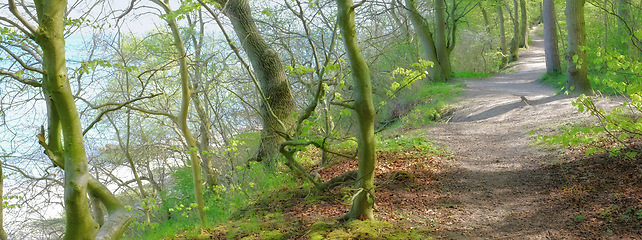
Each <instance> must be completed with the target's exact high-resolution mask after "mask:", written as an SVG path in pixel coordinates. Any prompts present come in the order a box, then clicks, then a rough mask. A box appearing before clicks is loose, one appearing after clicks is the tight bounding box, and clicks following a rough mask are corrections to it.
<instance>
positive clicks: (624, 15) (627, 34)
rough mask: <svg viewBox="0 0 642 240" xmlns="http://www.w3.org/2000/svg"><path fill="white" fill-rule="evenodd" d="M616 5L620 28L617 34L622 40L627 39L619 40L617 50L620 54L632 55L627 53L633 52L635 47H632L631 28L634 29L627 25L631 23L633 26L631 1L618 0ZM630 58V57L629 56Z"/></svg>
mask: <svg viewBox="0 0 642 240" xmlns="http://www.w3.org/2000/svg"><path fill="white" fill-rule="evenodd" d="M616 7H617V15H618V16H619V18H618V20H617V23H618V25H617V26H618V28H617V30H618V31H617V35H619V36H617V37H618V38H619V39H621V40H625V41H621V40H620V41H617V44H616V46H617V51H618V52H619V53H620V54H623V55H625V56H629V57H630V56H631V55H633V54H627V53H629V52H630V53H633V51H632V50H633V49H631V48H630V47H631V45H632V44H630V42H631V30H634V29H629V28H628V27H627V24H630V25H631V26H632V24H633V21H631V13H630V10H629V9H630V7H631V5H630V3H628V0H617V2H616ZM629 59H630V58H629Z"/></svg>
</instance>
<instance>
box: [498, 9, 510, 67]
mask: <svg viewBox="0 0 642 240" xmlns="http://www.w3.org/2000/svg"><path fill="white" fill-rule="evenodd" d="M497 15H498V18H499V45H500V48H501V51H502V62H501V65H500V67H499V68H504V67H506V65H508V60H509V57H508V47H507V45H506V27H505V25H506V24H504V23H505V21H504V10H503V6H502V1H501V0H498V1H497Z"/></svg>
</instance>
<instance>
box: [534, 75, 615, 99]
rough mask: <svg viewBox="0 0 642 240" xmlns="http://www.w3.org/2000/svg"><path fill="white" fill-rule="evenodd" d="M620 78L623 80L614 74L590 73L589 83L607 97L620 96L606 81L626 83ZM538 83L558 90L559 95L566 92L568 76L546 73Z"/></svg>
mask: <svg viewBox="0 0 642 240" xmlns="http://www.w3.org/2000/svg"><path fill="white" fill-rule="evenodd" d="M619 78H621V76H615V75H613V74H605V73H601V72H590V73H589V81H591V86H592V87H593V90H595V91H596V92H598V93H600V94H603V95H607V96H614V95H618V94H619V93H618V92H617V91H616V90H615V89H613V88H612V87H610V86H608V85H607V84H606V80H612V79H615V81H616V82H624V79H619ZM538 81H540V82H542V83H544V84H546V85H548V86H551V87H554V88H556V89H558V90H559V91H558V93H561V92H562V91H563V90H564V86H565V85H566V74H563V73H560V74H554V75H550V74H548V73H546V74H544V75H542V77H540V78H539V79H538Z"/></svg>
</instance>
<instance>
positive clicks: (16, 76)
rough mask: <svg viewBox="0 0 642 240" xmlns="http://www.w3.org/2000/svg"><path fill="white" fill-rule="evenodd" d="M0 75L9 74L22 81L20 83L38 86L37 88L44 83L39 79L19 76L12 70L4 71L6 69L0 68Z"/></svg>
mask: <svg viewBox="0 0 642 240" xmlns="http://www.w3.org/2000/svg"><path fill="white" fill-rule="evenodd" d="M0 75H4V76H8V77H10V78H13V79H14V80H16V81H18V82H20V83H24V84H27V85H29V86H32V87H37V88H39V87H42V83H40V82H39V81H37V80H35V79H26V78H23V77H21V76H18V75H17V74H15V73H12V72H7V71H4V70H0Z"/></svg>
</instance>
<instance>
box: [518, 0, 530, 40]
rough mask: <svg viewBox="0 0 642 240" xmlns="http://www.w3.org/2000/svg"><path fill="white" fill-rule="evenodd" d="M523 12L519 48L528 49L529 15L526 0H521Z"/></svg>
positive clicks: (520, 4)
mask: <svg viewBox="0 0 642 240" xmlns="http://www.w3.org/2000/svg"><path fill="white" fill-rule="evenodd" d="M519 8H520V10H521V15H520V20H521V21H520V23H519V47H520V48H528V15H527V10H526V0H519Z"/></svg>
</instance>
